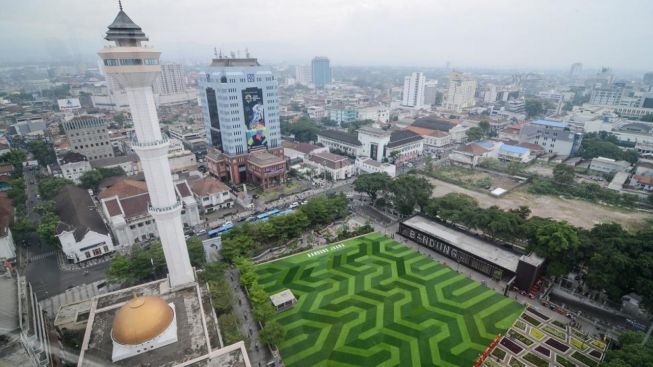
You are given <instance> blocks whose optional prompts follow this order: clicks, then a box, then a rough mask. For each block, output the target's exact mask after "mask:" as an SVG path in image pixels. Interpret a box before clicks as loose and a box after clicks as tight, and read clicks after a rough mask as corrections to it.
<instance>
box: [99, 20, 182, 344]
mask: <svg viewBox="0 0 653 367" xmlns="http://www.w3.org/2000/svg"><path fill="white" fill-rule="evenodd" d="M105 39H106V40H107V41H110V42H115V46H110V47H105V48H103V49H102V50H100V51H99V52H98V55H99V56H100V58H101V59H102V61H103V63H104V71H105V73H107V74H108V75H111V76H112V77H113V79H114V80H115V81H116V82H117V83H118V85H119V86H120V88H122V89H124V90H125V92H126V94H127V98H128V100H129V108H130V111H131V115H132V120H133V121H134V129H135V131H136V139H135V141H133V142H132V148H133V149H134V151H135V152H136V154H138V156H139V158H140V161H141V165H142V167H143V172H144V174H145V182H146V184H147V190H148V192H149V200H150V204H149V212H150V214H151V215H152V217H154V220H155V221H156V225H157V228H158V232H159V236H160V237H161V245H162V247H163V253H164V255H165V259H166V263H167V265H168V272H169V278H170V286H171V287H172V288H175V287H179V286H182V285H184V284H189V283H192V282H194V281H195V276H194V274H193V269H192V267H191V265H190V259H189V256H188V250H187V249H186V239H185V238H184V229H183V226H182V222H181V210H182V202H181V200H180V199H179V198H178V197H177V194H176V192H175V186H174V183H173V181H172V175H171V173H170V163H169V162H168V149H169V147H170V142H169V141H168V138H167V137H166V136H165V135H163V134H162V133H161V128H160V126H159V118H158V115H157V112H156V106H155V105H154V93H153V92H152V85H153V84H154V81H155V80H156V78H157V77H159V75H160V73H161V66H160V65H159V55H161V52H159V51H158V50H156V49H155V48H152V47H144V46H143V45H142V42H144V41H147V40H148V38H147V36H145V33H144V32H143V31H142V30H141V28H140V27H139V26H138V25H136V24H135V23H134V22H133V21H132V20H131V19H130V18H129V17H128V16H127V14H126V13H125V12H124V11H122V7H121V9H120V12H118V15H117V16H116V18H115V20H114V21H113V23H112V24H111V25H110V26H109V30H108V31H107V35H106V37H105ZM114 354H115V350H114Z"/></svg>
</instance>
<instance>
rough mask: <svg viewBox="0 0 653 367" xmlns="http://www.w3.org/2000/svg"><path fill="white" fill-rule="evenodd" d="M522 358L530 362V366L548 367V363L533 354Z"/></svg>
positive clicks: (527, 354)
mask: <svg viewBox="0 0 653 367" xmlns="http://www.w3.org/2000/svg"><path fill="white" fill-rule="evenodd" d="M523 358H524V359H525V360H527V361H528V362H531V363H532V364H534V365H536V366H537V367H549V362H547V361H545V360H544V359H542V358H540V357H538V356H536V355H535V354H533V353H526V355H525V356H524V357H523Z"/></svg>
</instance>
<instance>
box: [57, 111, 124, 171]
mask: <svg viewBox="0 0 653 367" xmlns="http://www.w3.org/2000/svg"><path fill="white" fill-rule="evenodd" d="M62 127H63V130H64V132H65V134H66V137H67V138H68V143H69V144H70V148H71V149H72V151H73V152H76V153H80V154H82V155H84V156H86V158H88V160H89V161H94V160H96V159H102V158H110V157H113V147H112V146H111V141H110V139H109V132H108V131H107V127H108V123H107V121H106V120H102V119H99V118H96V117H91V116H83V117H76V118H74V119H72V120H70V121H66V122H63V123H62Z"/></svg>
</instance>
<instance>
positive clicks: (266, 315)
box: [234, 257, 286, 345]
mask: <svg viewBox="0 0 653 367" xmlns="http://www.w3.org/2000/svg"><path fill="white" fill-rule="evenodd" d="M234 262H235V264H236V267H237V268H238V272H239V273H240V285H241V286H243V287H245V288H246V289H247V293H248V295H249V300H250V302H251V303H252V312H253V314H254V319H256V321H258V322H260V323H261V324H263V329H262V330H261V341H262V342H264V343H269V344H272V345H278V344H279V343H281V342H282V341H283V338H284V336H285V335H286V331H285V330H284V329H283V327H282V326H281V324H279V323H278V322H277V321H275V320H273V318H274V316H275V315H276V313H277V311H276V310H275V309H274V307H273V306H272V303H270V295H269V294H268V293H267V292H266V291H265V290H264V289H263V287H261V285H259V284H258V274H256V271H255V270H254V263H252V261H251V260H249V259H246V258H243V257H239V258H237V259H235V261H234Z"/></svg>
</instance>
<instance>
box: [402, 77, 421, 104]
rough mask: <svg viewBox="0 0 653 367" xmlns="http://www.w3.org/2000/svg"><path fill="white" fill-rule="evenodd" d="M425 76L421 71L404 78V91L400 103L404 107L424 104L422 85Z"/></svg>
mask: <svg viewBox="0 0 653 367" xmlns="http://www.w3.org/2000/svg"><path fill="white" fill-rule="evenodd" d="M425 84H426V77H425V76H424V74H423V73H412V74H410V76H406V77H405V78H404V92H403V94H402V97H401V105H402V106H406V107H421V106H422V105H423V104H424V85H425Z"/></svg>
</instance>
